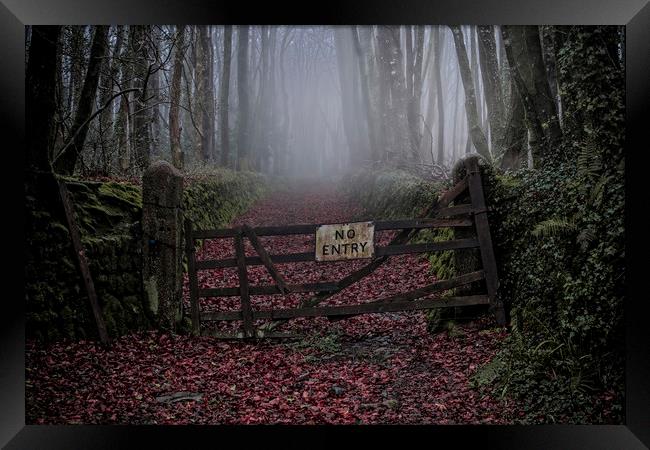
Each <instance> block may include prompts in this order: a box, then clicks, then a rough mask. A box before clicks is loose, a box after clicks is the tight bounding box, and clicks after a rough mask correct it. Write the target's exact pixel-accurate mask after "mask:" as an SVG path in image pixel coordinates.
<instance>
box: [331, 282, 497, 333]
mask: <svg viewBox="0 0 650 450" xmlns="http://www.w3.org/2000/svg"><path fill="white" fill-rule="evenodd" d="M483 278H485V274H484V272H483V271H482V270H478V271H476V272H470V273H466V274H463V275H459V276H457V277H454V278H450V279H448V280H442V281H437V282H435V283H432V284H429V285H426V286H424V287H421V288H418V289H414V290H411V291H408V292H402V293H400V294H396V295H393V296H390V297H385V298H380V299H377V300H372V301H371V302H370V303H391V302H406V301H411V300H416V299H418V298H421V297H425V296H427V295H431V294H435V293H436V292H442V291H446V290H449V289H453V288H455V287H458V286H463V285H465V284H468V283H473V282H475V281H479V280H482V279H483ZM352 315H356V314H351V315H350V316H352ZM346 318H348V317H345V316H339V317H335V318H334V319H333V321H337V320H342V319H346Z"/></svg>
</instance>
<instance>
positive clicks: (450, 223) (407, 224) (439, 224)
mask: <svg viewBox="0 0 650 450" xmlns="http://www.w3.org/2000/svg"><path fill="white" fill-rule="evenodd" d="M472 225H474V223H473V222H472V221H471V220H470V219H436V218H428V217H425V218H421V219H396V220H383V221H381V222H375V231H383V230H398V229H402V228H453V227H471V226H472Z"/></svg>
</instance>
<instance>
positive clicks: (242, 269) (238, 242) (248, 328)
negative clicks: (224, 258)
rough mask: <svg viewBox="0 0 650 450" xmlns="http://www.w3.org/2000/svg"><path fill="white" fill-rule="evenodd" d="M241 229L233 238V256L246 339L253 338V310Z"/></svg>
mask: <svg viewBox="0 0 650 450" xmlns="http://www.w3.org/2000/svg"><path fill="white" fill-rule="evenodd" d="M242 234H243V233H242V231H241V229H239V230H238V233H237V236H235V254H236V255H237V272H238V275H239V294H240V297H241V305H242V319H243V321H244V324H243V325H244V334H245V335H246V336H247V337H252V336H253V332H254V330H253V309H252V307H251V299H250V295H249V292H248V273H247V271H246V263H245V262H244V239H243V238H242Z"/></svg>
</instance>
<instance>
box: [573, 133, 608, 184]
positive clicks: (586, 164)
mask: <svg viewBox="0 0 650 450" xmlns="http://www.w3.org/2000/svg"><path fill="white" fill-rule="evenodd" d="M601 162H602V161H601V158H600V152H599V151H598V148H597V147H596V145H595V144H594V143H593V142H591V141H589V142H587V143H585V144H582V145H581V146H580V152H579V153H578V158H577V164H578V172H579V173H580V174H581V175H583V176H585V177H586V178H588V179H590V180H591V179H594V178H595V177H597V176H598V175H599V174H600V172H601V168H602V164H601Z"/></svg>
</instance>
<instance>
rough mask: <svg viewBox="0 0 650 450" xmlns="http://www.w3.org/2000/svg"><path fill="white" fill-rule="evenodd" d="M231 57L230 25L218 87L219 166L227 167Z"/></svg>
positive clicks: (225, 33)
mask: <svg viewBox="0 0 650 450" xmlns="http://www.w3.org/2000/svg"><path fill="white" fill-rule="evenodd" d="M231 57H232V25H225V26H224V37H223V66H222V67H223V71H222V73H221V85H220V86H219V137H220V139H221V140H220V142H221V165H222V166H224V167H228V164H229V158H230V129H229V125H228V96H229V95H230V60H231Z"/></svg>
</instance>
